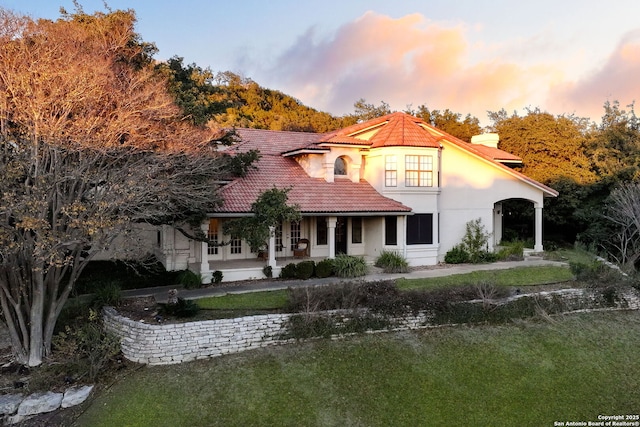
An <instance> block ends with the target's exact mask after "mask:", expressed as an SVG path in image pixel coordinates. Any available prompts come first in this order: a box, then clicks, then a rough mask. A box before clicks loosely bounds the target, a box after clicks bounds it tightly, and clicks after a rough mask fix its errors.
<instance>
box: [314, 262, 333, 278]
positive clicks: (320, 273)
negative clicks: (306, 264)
mask: <svg viewBox="0 0 640 427" xmlns="http://www.w3.org/2000/svg"><path fill="white" fill-rule="evenodd" d="M331 275H333V260H331V259H329V258H327V259H323V260H322V261H319V262H318V264H317V265H316V277H319V278H324V277H329V276H331Z"/></svg>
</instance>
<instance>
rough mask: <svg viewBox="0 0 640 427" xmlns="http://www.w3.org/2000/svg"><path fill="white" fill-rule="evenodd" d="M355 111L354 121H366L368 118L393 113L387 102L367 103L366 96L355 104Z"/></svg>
mask: <svg viewBox="0 0 640 427" xmlns="http://www.w3.org/2000/svg"><path fill="white" fill-rule="evenodd" d="M353 108H354V110H355V112H354V113H353V114H352V115H351V117H352V118H353V120H354V123H357V122H360V121H362V122H364V121H367V120H371V119H375V118H377V117H381V116H385V115H387V114H390V113H391V107H390V106H389V104H387V103H386V102H384V101H382V102H380V105H378V106H376V105H374V104H367V101H366V100H365V99H364V98H360V99H359V100H357V101H356V102H355V103H354V104H353Z"/></svg>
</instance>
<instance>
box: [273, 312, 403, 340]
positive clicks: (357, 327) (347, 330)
mask: <svg viewBox="0 0 640 427" xmlns="http://www.w3.org/2000/svg"><path fill="white" fill-rule="evenodd" d="M392 326H393V323H392V322H390V321H389V320H388V319H386V318H384V317H380V316H375V315H373V314H371V313H357V314H355V313H348V314H315V313H305V314H296V315H293V316H291V317H290V318H289V320H288V322H287V332H286V333H285V334H284V335H283V336H282V338H283V339H290V338H294V339H306V338H315V337H323V338H329V337H331V336H332V335H338V334H342V335H344V334H355V333H363V332H366V331H379V330H382V329H387V328H390V327H392Z"/></svg>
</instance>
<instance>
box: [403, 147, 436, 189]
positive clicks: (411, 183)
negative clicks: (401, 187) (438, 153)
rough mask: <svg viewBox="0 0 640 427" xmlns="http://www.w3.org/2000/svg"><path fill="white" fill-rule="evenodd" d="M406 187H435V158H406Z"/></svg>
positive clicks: (414, 156)
mask: <svg viewBox="0 0 640 427" xmlns="http://www.w3.org/2000/svg"><path fill="white" fill-rule="evenodd" d="M405 186H407V187H433V156H416V155H407V156H405Z"/></svg>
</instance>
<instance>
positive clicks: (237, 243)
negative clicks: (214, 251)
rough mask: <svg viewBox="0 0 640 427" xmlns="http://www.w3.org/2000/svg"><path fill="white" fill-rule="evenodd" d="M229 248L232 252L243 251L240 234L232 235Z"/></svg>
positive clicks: (239, 252) (238, 252)
mask: <svg viewBox="0 0 640 427" xmlns="http://www.w3.org/2000/svg"><path fill="white" fill-rule="evenodd" d="M229 248H230V250H231V253H232V254H241V253H242V239H241V238H239V237H238V236H231V242H230V244H229Z"/></svg>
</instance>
